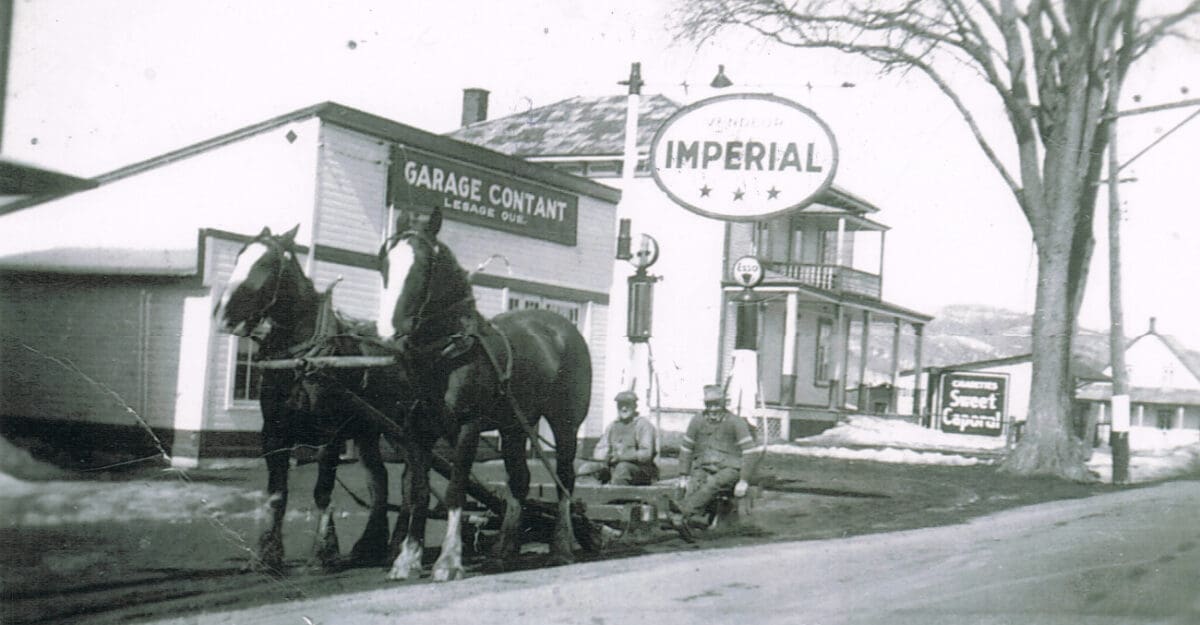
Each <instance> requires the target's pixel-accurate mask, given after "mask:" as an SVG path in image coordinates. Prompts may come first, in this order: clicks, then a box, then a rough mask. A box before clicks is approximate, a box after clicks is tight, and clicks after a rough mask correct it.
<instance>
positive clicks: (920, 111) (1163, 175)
mask: <svg viewBox="0 0 1200 625" xmlns="http://www.w3.org/2000/svg"><path fill="white" fill-rule="evenodd" d="M15 4H16V6H15V18H14V27H13V41H12V46H13V47H12V58H11V66H10V70H9V93H8V94H7V108H6V119H5V124H4V128H3V144H2V145H3V149H2V153H3V155H4V156H6V157H8V158H15V159H19V160H23V161H28V162H32V163H35V164H38V165H42V166H45V167H49V168H52V169H57V170H60V171H64V172H67V173H73V174H77V175H85V176H90V175H96V174H100V173H103V172H106V171H110V170H113V169H116V168H118V167H121V166H124V165H127V164H130V163H133V162H137V161H139V160H143V159H146V158H151V157H153V156H156V155H158V154H161V153H163V152H166V151H169V150H172V149H175V148H179V147H182V146H185V145H188V144H191V143H194V142H197V141H201V140H204V139H207V138H211V137H213V136H216V135H219V134H222V133H225V132H228V131H231V130H234V129H236V128H239V127H242V126H246V125H249V124H253V123H256V122H259V121H263V120H266V119H269V118H271V117H275V116H277V115H281V114H283V113H286V112H290V111H292V110H296V109H299V108H302V107H305V106H309V105H311V104H315V103H317V102H322V101H335V102H338V103H340V104H344V105H347V106H351V107H355V108H359V109H362V110H365V111H367V112H370V113H374V114H378V115H382V116H384V117H388V118H391V119H394V120H397V121H400V122H402V123H405V124H408V125H411V126H415V127H418V128H422V129H425V130H429V131H432V132H439V133H441V132H448V131H451V130H453V129H455V128H456V127H457V125H458V123H459V119H460V114H461V99H462V90H463V89H464V88H471V87H478V88H484V89H487V90H489V91H490V93H491V96H490V110H489V117H491V118H496V117H501V116H504V115H509V114H512V113H516V112H520V111H524V110H527V109H529V108H532V107H538V106H543V105H547V104H551V103H554V102H556V101H559V100H562V99H566V98H569V97H573V96H576V95H589V96H600V95H619V94H623V93H624V92H625V88H624V87H623V86H620V85H618V84H617V82H618V81H620V80H622V79H623V78H625V77H626V76H627V75H628V72H629V67H630V63H632V62H640V63H641V64H642V74H643V77H644V79H645V80H646V82H647V85H646V87H645V90H644V93H647V94H653V93H661V94H663V95H666V96H668V97H670V98H672V99H674V100H676V101H677V102H680V103H690V102H693V101H695V100H697V99H699V98H703V97H706V96H709V95H713V92H712V90H711V89H707V87H706V85H707V83H708V82H709V81H710V80H711V79H712V76H713V75H714V74H715V72H716V68H717V65H718V64H723V65H725V68H726V73H727V74H728V75H729V77H730V78H731V79H732V80H733V82H734V87H733V90H741V91H749V92H771V93H775V94H777V95H780V96H783V97H787V98H790V99H793V100H795V101H797V102H799V103H801V104H803V105H805V106H807V107H809V108H810V109H812V110H814V111H815V112H816V113H817V114H818V115H819V116H821V118H822V119H824V120H825V121H826V122H827V123H828V124H829V126H830V127H831V128H832V130H833V132H834V134H835V136H836V137H837V141H838V145H839V156H840V160H839V168H838V175H837V180H835V184H837V185H838V186H840V187H842V188H845V189H847V190H849V191H851V192H853V193H855V194H857V195H860V196H862V197H864V198H866V199H868V200H870V201H872V202H874V203H876V204H877V205H878V206H880V208H881V212H880V214H879V215H878V220H879V221H882V222H883V223H885V224H887V225H889V226H891V227H892V230H891V231H890V232H889V234H888V237H887V250H886V255H885V279H884V296H885V298H886V299H888V300H889V301H892V302H894V303H897V304H900V305H903V306H907V307H910V308H915V309H917V310H921V311H924V312H929V313H936V312H937V310H939V309H940V308H942V307H943V306H947V305H953V304H984V305H989V306H998V307H1003V308H1008V309H1011V310H1017V311H1031V310H1032V307H1033V288H1034V286H1035V284H1036V271H1035V267H1036V264H1035V258H1034V255H1033V248H1032V245H1031V238H1030V232H1029V228H1028V226H1027V225H1026V223H1025V222H1024V219H1023V217H1022V216H1021V215H1020V212H1019V210H1018V209H1017V207H1016V204H1015V202H1014V200H1013V199H1012V197H1011V194H1010V193H1009V191H1008V189H1007V188H1006V187H1005V186H1004V185H1003V183H1002V182H1001V181H1000V179H999V177H998V176H997V174H996V173H995V171H994V170H993V169H992V168H991V166H990V165H989V164H988V163H987V161H986V160H985V159H984V157H983V155H982V153H981V152H980V150H979V149H978V147H977V146H976V145H975V143H974V141H973V139H972V138H971V136H970V134H969V132H968V131H967V129H966V126H965V125H964V124H963V122H962V121H961V118H960V117H959V116H958V115H957V113H956V112H955V111H954V109H953V108H952V107H951V106H950V104H949V103H948V101H947V100H946V99H945V98H944V97H943V96H942V95H941V94H940V93H939V92H937V90H936V89H935V88H934V87H933V86H932V85H931V84H930V83H928V82H927V81H925V80H924V79H922V78H920V77H919V76H913V75H907V76H897V75H888V76H881V75H879V74H878V72H877V71H876V68H874V67H873V66H871V65H869V64H867V63H865V62H862V61H859V60H856V59H853V58H849V57H845V56H841V55H837V54H835V53H826V52H811V51H796V50H791V49H784V48H779V47H773V46H772V45H770V44H768V43H765V42H763V41H761V40H757V39H754V38H751V37H749V36H747V35H744V34H729V35H726V36H722V37H721V38H719V39H716V40H712V41H709V42H706V43H705V44H704V45H701V46H697V45H696V44H693V43H677V42H675V41H673V40H672V37H671V34H670V33H669V32H668V29H667V27H666V25H667V22H668V18H667V14H668V11H669V10H670V8H671V6H672V5H671V3H669V2H665V1H661V0H659V1H650V0H643V1H627V0H617V1H614V2H576V1H553V0H512V1H506V2H485V1H473V0H449V1H443V2H439V3H436V6H435V5H434V3H416V2H409V1H395V2H347V3H337V6H334V3H331V2H317V1H313V0H299V1H295V2H255V3H247V2H220V1H217V2H212V1H209V2H200V1H194V0H120V1H117V0H37V1H36V2H35V1H32V0H16V3H15ZM1198 66H1200V48H1197V47H1195V46H1189V45H1187V44H1172V45H1170V46H1168V47H1166V48H1165V49H1163V50H1161V51H1159V52H1156V53H1152V54H1151V55H1150V56H1148V57H1147V58H1146V59H1145V60H1144V61H1143V62H1142V63H1141V64H1140V65H1139V66H1137V67H1135V70H1134V73H1133V74H1132V75H1131V77H1130V79H1129V81H1128V83H1127V86H1126V89H1125V92H1124V96H1123V103H1122V108H1132V107H1136V106H1144V105H1148V104H1160V103H1167V102H1174V101H1178V100H1180V99H1184V98H1189V97H1195V93H1196V92H1200V84H1197V83H1196V82H1195V79H1194V76H1195V71H1194V70H1195V68H1197V67H1198ZM1189 81H1191V82H1189ZM684 83H686V85H687V86H686V88H685V86H684ZM844 83H853V85H854V86H853V87H843V86H842V85H843V84H844ZM1189 89H1190V91H1191V95H1189V94H1188V93H1186V92H1185V90H1189ZM1135 96H1137V100H1138V101H1136V102H1135V100H1134V97H1135ZM968 97H970V98H971V99H972V101H973V102H975V103H980V104H983V105H984V106H985V107H986V106H987V103H988V102H989V100H987V95H986V94H985V93H982V92H977V91H973V92H969V93H968ZM984 111H985V114H984V115H982V116H981V120H980V122H981V124H982V125H983V126H984V128H985V129H988V130H998V131H1001V132H1003V124H1004V121H1003V118H1002V116H1001V115H1000V114H999V111H998V109H994V108H991V109H988V108H985V109H984ZM988 111H990V114H989V112H988ZM1190 114H1191V111H1190V110H1187V109H1178V110H1173V111H1168V112H1164V113H1157V114H1152V115H1145V116H1139V117H1131V118H1126V120H1123V121H1122V124H1121V129H1120V132H1121V135H1120V149H1119V151H1118V152H1119V154H1121V155H1122V157H1123V158H1122V160H1128V158H1129V157H1132V156H1133V155H1134V154H1136V153H1137V152H1138V151H1140V150H1141V149H1142V148H1143V147H1144V146H1146V145H1147V144H1149V143H1150V142H1151V141H1154V140H1155V139H1156V138H1159V137H1162V136H1163V135H1164V134H1165V133H1166V131H1167V130H1169V129H1170V128H1171V127H1172V126H1174V125H1175V124H1176V123H1177V122H1178V121H1180V120H1182V119H1183V118H1185V117H1187V116H1188V115H1190ZM1196 145H1200V121H1197V122H1193V123H1191V124H1190V125H1186V126H1184V127H1183V129H1182V130H1181V131H1179V132H1177V133H1175V134H1173V135H1171V136H1170V137H1168V138H1166V139H1165V140H1164V141H1163V142H1162V143H1161V144H1159V145H1158V146H1157V147H1155V148H1153V149H1151V150H1150V151H1149V152H1147V153H1146V154H1145V155H1144V156H1142V157H1140V158H1139V159H1138V160H1137V161H1136V162H1135V163H1133V164H1132V165H1130V166H1129V168H1128V169H1127V170H1126V172H1124V173H1126V175H1127V177H1129V178H1132V179H1135V180H1134V181H1131V182H1129V183H1127V184H1123V185H1121V193H1122V203H1123V204H1124V207H1123V208H1124V211H1125V212H1124V215H1125V220H1124V221H1123V222H1122V224H1121V225H1122V235H1123V264H1124V272H1123V275H1124V290H1123V294H1124V299H1125V309H1124V310H1125V317H1126V327H1127V333H1128V334H1130V335H1136V334H1138V333H1140V332H1142V331H1144V329H1145V327H1146V324H1147V320H1148V318H1149V317H1151V316H1155V317H1157V318H1158V328H1159V330H1160V331H1161V332H1164V333H1170V334H1174V335H1177V336H1178V337H1179V338H1180V339H1182V340H1183V341H1184V342H1185V343H1186V344H1188V345H1190V346H1192V347H1197V348H1200V323H1196V321H1195V320H1194V318H1195V316H1194V315H1193V314H1192V311H1193V310H1194V309H1195V308H1196V306H1197V304H1198V303H1200V299H1198V298H1197V297H1196V295H1195V289H1194V288H1193V287H1192V285H1193V284H1195V282H1196V280H1195V273H1196V270H1195V268H1196V267H1198V266H1200V244H1198V243H1200V241H1198V240H1197V239H1198V238H1200V236H1198V235H1197V226H1200V215H1198V214H1197V211H1196V210H1195V203H1196V202H1195V199H1194V198H1195V194H1194V193H1193V184H1192V183H1193V181H1192V178H1193V177H1194V174H1193V172H1194V170H1195V169H1196V165H1195V163H1196V162H1197V158H1196V151H1197V150H1196V148H1195V147H1194V146H1196ZM1000 148H1001V153H1002V154H1011V146H1004V145H1001V146H1000ZM1104 210H1105V208H1104V207H1103V206H1101V207H1100V208H1099V210H1098V212H1099V213H1101V214H1103V212H1104ZM1096 228H1097V230H1096V234H1097V251H1096V254H1095V256H1094V259H1093V269H1092V279H1091V280H1090V282H1089V287H1088V296H1087V298H1086V300H1085V304H1084V310H1083V313H1082V319H1081V321H1082V324H1083V325H1084V326H1085V327H1088V328H1093V329H1098V330H1103V329H1106V328H1107V326H1108V320H1109V316H1108V297H1107V289H1108V286H1107V273H1108V270H1107V258H1108V257H1107V252H1106V243H1105V241H1106V239H1107V233H1106V228H1107V220H1106V219H1104V218H1103V217H1102V216H1101V218H1099V219H1098V220H1097V224H1096Z"/></svg>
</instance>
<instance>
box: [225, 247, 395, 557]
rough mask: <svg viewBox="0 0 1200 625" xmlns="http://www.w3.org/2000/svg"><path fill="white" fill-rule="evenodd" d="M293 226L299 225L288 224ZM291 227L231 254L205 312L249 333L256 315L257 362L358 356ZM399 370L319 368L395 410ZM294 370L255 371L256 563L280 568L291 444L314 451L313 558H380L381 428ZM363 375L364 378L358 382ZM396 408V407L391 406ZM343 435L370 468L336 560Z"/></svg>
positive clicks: (353, 332) (357, 344)
mask: <svg viewBox="0 0 1200 625" xmlns="http://www.w3.org/2000/svg"><path fill="white" fill-rule="evenodd" d="M297 228H298V226H297ZM297 228H293V229H292V230H290V231H289V232H287V233H285V234H282V235H272V234H271V231H270V230H269V229H267V228H264V229H263V231H262V232H261V233H260V234H259V235H258V236H257V237H255V238H254V239H253V240H251V241H250V242H249V243H247V244H246V246H245V247H244V248H242V250H241V252H239V254H238V260H237V264H236V266H235V267H234V270H233V274H232V275H231V277H230V279H229V283H228V285H227V286H226V287H225V290H224V292H223V294H222V297H221V300H220V304H219V305H218V306H217V309H216V310H215V311H214V315H218V316H219V318H220V320H221V326H222V328H223V329H224V330H225V331H227V332H229V333H232V334H236V335H239V336H249V335H250V334H251V333H252V332H254V331H255V328H257V327H259V325H260V324H261V323H262V322H263V321H269V322H270V329H269V331H268V332H267V334H266V336H265V337H264V338H263V339H262V340H261V342H260V346H259V348H260V349H259V355H258V358H259V359H264V360H266V359H285V358H295V357H298V356H304V355H312V354H314V353H321V354H342V355H346V354H353V355H360V354H363V353H365V352H366V351H370V341H367V342H366V343H364V342H363V340H361V339H362V331H361V329H354V328H351V327H350V326H349V325H348V324H347V323H346V322H345V321H343V320H342V319H340V318H339V317H338V316H337V315H336V314H334V312H333V309H332V304H331V302H330V301H329V294H325V295H321V294H319V293H317V291H316V289H314V288H313V283H312V281H310V280H309V279H308V277H307V276H305V275H304V272H303V270H302V269H301V267H300V264H299V262H298V261H297V259H296V250H295V243H294V239H295V235H296V230H297ZM402 374H403V371H402V369H401V368H399V367H387V368H384V369H382V370H371V371H370V372H369V373H365V372H364V371H362V370H344V371H341V372H336V373H322V374H321V375H322V376H327V377H324V378H322V379H323V380H325V382H327V384H324V385H322V386H323V388H327V389H328V388H330V387H331V386H334V387H337V388H343V387H344V388H353V389H354V391H355V392H357V393H359V394H362V395H363V396H364V398H365V399H368V400H370V402H371V403H372V405H376V406H391V407H395V408H397V409H399V408H400V407H401V404H402V401H403V399H404V398H403V397H402V396H401V394H402V393H404V392H405V390H406V389H407V388H408V384H407V382H406V380H404V379H403V378H402V377H401V376H402ZM304 382H305V378H304V377H303V376H302V375H301V374H300V373H299V372H297V371H295V370H290V369H289V370H278V369H274V370H272V369H268V370H264V371H263V376H262V388H261V393H260V399H259V405H260V406H261V407H262V417H263V426H262V452H263V457H264V458H265V459H266V463H267V494H268V499H267V519H268V522H267V523H268V524H267V528H266V529H265V530H264V532H263V534H262V536H261V537H260V539H259V543H258V552H257V554H256V560H257V561H256V563H255V564H257V565H258V566H261V567H265V568H266V569H267V570H271V571H281V570H282V567H283V537H282V526H283V518H284V513H285V511H286V508H287V498H288V465H289V457H290V455H291V451H292V450H293V449H294V448H295V447H296V446H300V445H305V446H315V447H316V448H317V449H318V454H317V462H318V475H317V482H316V486H315V487H314V489H313V498H314V499H315V500H316V505H317V508H318V509H319V510H320V515H319V521H318V523H319V527H318V531H317V538H316V544H315V545H314V554H313V556H314V558H315V559H316V560H317V562H318V563H319V564H320V565H321V566H323V567H325V568H333V567H336V566H343V565H355V564H378V563H384V562H386V561H387V560H388V554H389V550H388V526H387V492H388V476H387V469H386V467H385V466H384V463H383V458H382V454H381V451H380V445H379V438H380V435H381V433H382V432H383V428H381V427H379V423H378V422H372V421H371V420H370V419H367V418H364V417H363V415H362V414H360V413H356V412H355V411H354V410H352V409H349V408H348V407H347V404H345V403H343V402H338V401H330V397H331V396H332V395H333V394H332V393H325V394H324V395H323V399H318V397H317V395H315V394H312V393H309V392H307V391H308V390H310V389H311V386H310V385H308V384H305V383H304ZM367 382H369V384H368V383H367ZM392 414H395V413H392ZM346 440H353V441H354V442H355V444H356V446H357V449H358V453H359V457H360V459H361V461H362V465H363V467H364V468H365V469H366V471H367V473H368V475H369V493H370V500H371V503H370V513H369V517H368V521H367V525H366V528H365V529H364V530H363V534H362V537H360V538H359V539H358V541H357V542H356V543H355V544H354V547H353V548H352V550H351V552H350V555H349V559H348V561H346V560H342V559H340V558H339V549H338V543H337V533H336V529H335V527H334V520H333V519H334V517H333V509H332V508H331V507H330V505H329V504H330V496H331V493H332V491H333V486H334V480H335V472H336V470H337V465H338V455H339V449H340V447H341V446H342V444H343V443H344V441H346Z"/></svg>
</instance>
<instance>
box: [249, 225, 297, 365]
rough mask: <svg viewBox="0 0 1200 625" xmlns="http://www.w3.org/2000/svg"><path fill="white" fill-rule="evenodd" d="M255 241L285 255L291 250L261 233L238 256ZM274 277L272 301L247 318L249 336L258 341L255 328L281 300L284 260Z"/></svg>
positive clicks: (293, 258) (293, 257) (273, 238)
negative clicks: (249, 330)
mask: <svg viewBox="0 0 1200 625" xmlns="http://www.w3.org/2000/svg"><path fill="white" fill-rule="evenodd" d="M254 243H262V244H263V245H265V246H267V247H268V248H269V249H271V250H281V251H282V252H284V253H285V254H284V255H285V256H286V252H288V251H289V250H287V249H286V248H284V246H283V244H282V243H280V242H279V241H278V240H276V239H275V237H271V236H265V235H261V234H260V235H259V236H257V237H254V238H253V239H251V240H250V241H249V242H248V243H246V245H245V246H243V247H242V249H241V250H240V251H239V252H238V256H239V257H240V256H241V255H242V252H245V251H246V248H248V247H250V246H251V245H252V244H254ZM291 258H292V260H293V262H294V261H295V256H292V257H291ZM273 278H274V283H275V284H274V286H275V288H274V289H272V291H271V299H270V301H268V302H267V304H266V305H265V306H263V307H261V308H259V309H257V310H255V311H254V312H253V313H251V314H250V316H249V317H247V318H246V327H247V328H250V329H251V333H250V334H249V335H248V337H249V338H250V339H251V340H254V341H256V342H258V341H259V339H258V338H256V337H255V336H254V333H253V329H254V328H257V327H258V326H259V325H260V324H261V323H262V321H263V319H266V318H267V313H268V312H270V310H271V309H272V308H274V307H275V304H276V303H277V302H278V301H279V291H280V289H281V288H282V285H283V262H280V263H279V266H278V267H277V268H276V269H275V275H274V276H273ZM251 322H253V323H251Z"/></svg>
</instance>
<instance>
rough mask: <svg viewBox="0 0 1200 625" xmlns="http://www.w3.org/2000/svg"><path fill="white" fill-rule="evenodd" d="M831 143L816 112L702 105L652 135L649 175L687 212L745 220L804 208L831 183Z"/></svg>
mask: <svg viewBox="0 0 1200 625" xmlns="http://www.w3.org/2000/svg"><path fill="white" fill-rule="evenodd" d="M837 158H838V155H837V142H836V141H835V140H834V138H833V132H832V131H830V130H829V126H827V125H825V122H823V121H821V119H820V118H819V117H817V116H816V114H815V113H813V112H812V111H810V110H808V109H807V108H805V107H803V106H800V105H799V104H796V103H795V102H792V101H790V100H786V99H784V98H780V97H777V96H773V95H765V94H734V95H726V96H719V97H716V98H709V99H707V100H702V101H700V102H697V103H695V104H692V105H691V106H687V107H684V108H682V109H680V110H679V111H677V112H676V113H675V114H674V115H672V116H671V117H670V119H668V120H667V121H666V122H664V123H663V125H662V126H661V127H660V128H659V129H658V133H657V134H655V135H654V144H653V147H652V148H651V151H650V171H651V172H652V173H653V175H654V180H655V181H656V182H657V183H658V186H659V187H661V188H662V190H663V191H665V192H666V193H667V195H669V196H670V197H671V199H673V200H674V201H675V202H677V203H678V204H680V205H682V206H683V207H684V208H687V209H688V210H691V211H693V212H696V213H699V214H701V215H705V216H707V217H714V218H716V219H724V220H727V221H751V220H756V219H762V218H764V217H770V216H772V215H775V214H778V213H782V212H785V211H788V210H791V209H793V208H798V207H801V206H804V205H806V204H808V203H810V202H812V201H813V200H814V199H816V198H817V196H819V195H820V194H821V193H822V192H824V191H825V190H826V189H828V188H829V185H830V184H832V183H833V176H834V173H835V172H836V171H837Z"/></svg>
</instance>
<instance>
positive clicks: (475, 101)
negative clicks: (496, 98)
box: [462, 88, 488, 126]
mask: <svg viewBox="0 0 1200 625" xmlns="http://www.w3.org/2000/svg"><path fill="white" fill-rule="evenodd" d="M487 100H488V90H487V89H478V88H471V89H463V105H462V125H463V126H470V125H471V124H474V123H475V122H481V121H483V120H485V119H487Z"/></svg>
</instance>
